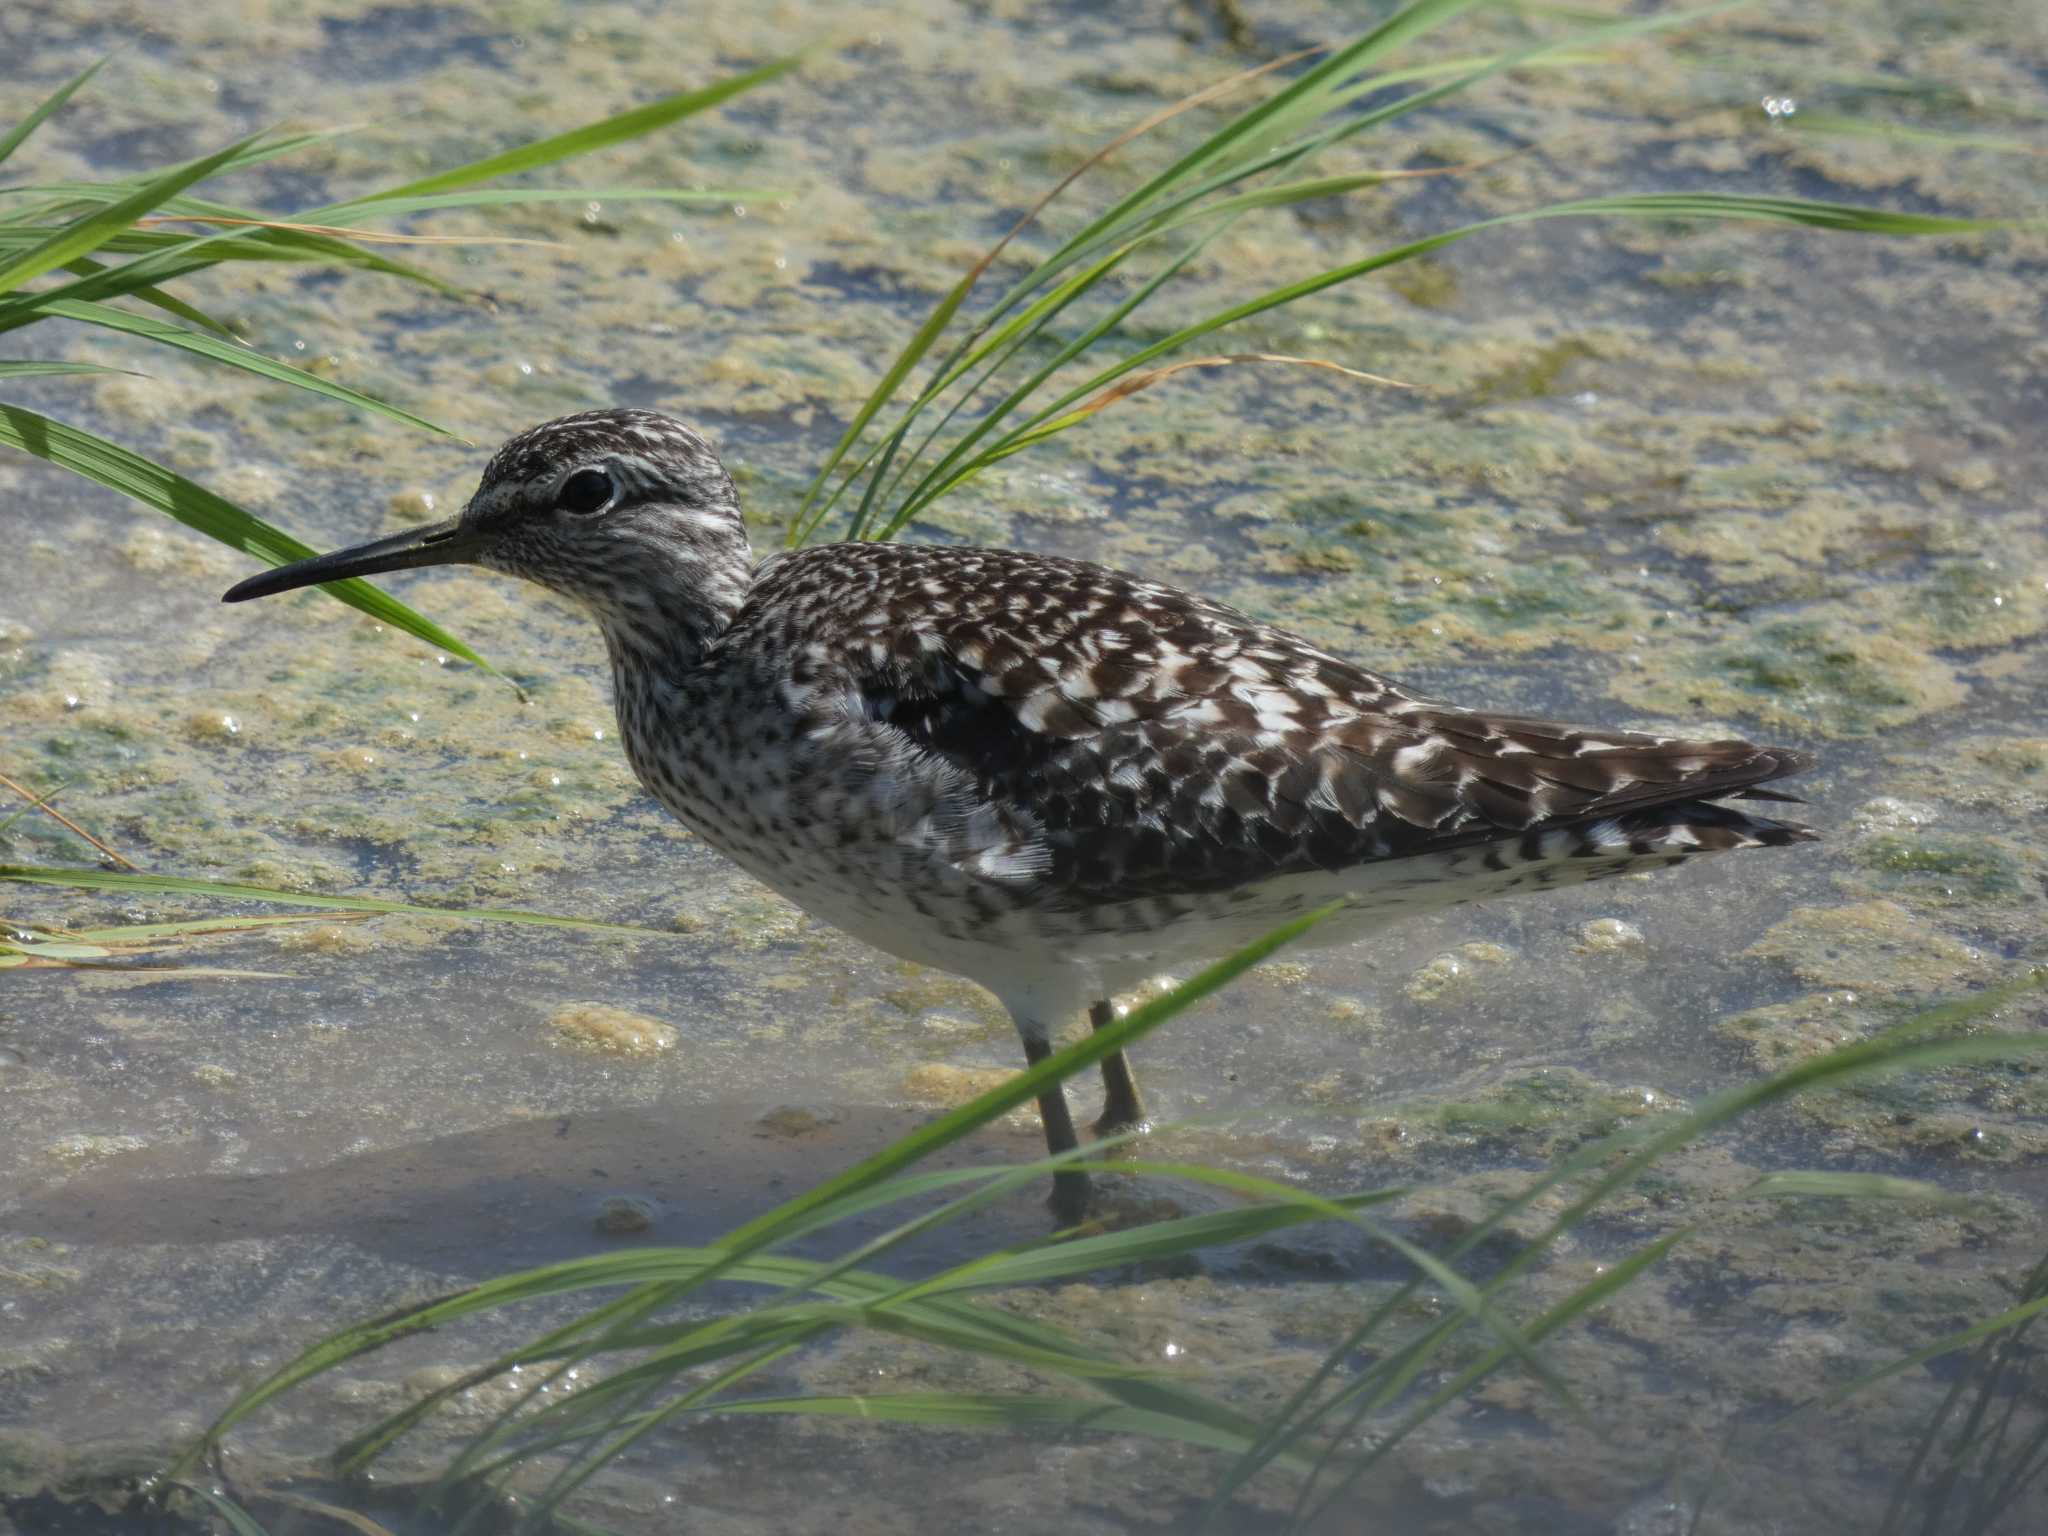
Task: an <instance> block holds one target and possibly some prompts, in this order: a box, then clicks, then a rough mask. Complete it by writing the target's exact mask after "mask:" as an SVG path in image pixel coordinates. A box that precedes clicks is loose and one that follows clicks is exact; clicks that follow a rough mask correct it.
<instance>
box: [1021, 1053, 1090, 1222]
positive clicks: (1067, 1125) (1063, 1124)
mask: <svg viewBox="0 0 2048 1536" xmlns="http://www.w3.org/2000/svg"><path fill="white" fill-rule="evenodd" d="M1051 1054H1052V1042H1051V1041H1050V1040H1047V1039H1042V1038H1041V1039H1035V1040H1034V1039H1033V1038H1032V1037H1031V1036H1029V1035H1026V1036H1025V1037H1024V1059H1025V1060H1026V1061H1028V1062H1029V1063H1031V1065H1032V1066H1034V1067H1035V1066H1037V1065H1038V1064H1039V1063H1040V1062H1041V1061H1043V1060H1045V1058H1046V1057H1048V1056H1050V1055H1051ZM1038 1118H1039V1119H1041V1120H1043V1121H1044V1122H1045V1149H1046V1151H1048V1152H1071V1151H1073V1150H1074V1148H1076V1147H1078V1146H1079V1145H1080V1144H1081V1142H1080V1138H1078V1137H1077V1136H1075V1135H1074V1117H1073V1116H1072V1115H1070V1114H1068V1113H1067V1093H1066V1087H1065V1085H1064V1084H1062V1083H1054V1084H1053V1085H1052V1086H1051V1087H1050V1088H1048V1089H1046V1090H1045V1092H1043V1093H1041V1094H1040V1095H1039V1096H1038ZM1046 1203H1047V1204H1048V1205H1050V1206H1051V1207H1052V1210H1053V1215H1054V1216H1056V1217H1057V1218H1058V1219H1059V1222H1060V1224H1061V1225H1062V1226H1069V1227H1070V1226H1072V1225H1073V1224H1074V1223H1075V1222H1077V1221H1079V1220H1080V1219H1081V1218H1082V1217H1083V1216H1085V1215H1087V1214H1088V1175H1087V1174H1085V1173H1083V1172H1082V1171H1081V1170H1080V1169H1079V1168H1062V1169H1061V1170H1060V1171H1059V1172H1057V1173H1055V1174H1054V1175H1053V1176H1052V1199H1050V1200H1049V1201H1047V1202H1046Z"/></svg>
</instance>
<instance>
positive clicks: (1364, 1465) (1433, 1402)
mask: <svg viewBox="0 0 2048 1536" xmlns="http://www.w3.org/2000/svg"><path fill="white" fill-rule="evenodd" d="M1686 1235H1687V1233H1686V1232H1685V1231H1683V1230H1681V1231H1678V1232H1671V1233H1667V1234H1666V1235H1664V1236H1663V1237H1660V1238H1657V1239H1656V1240H1655V1241H1653V1242H1649V1243H1646V1244H1644V1245H1643V1246H1642V1247H1641V1248H1638V1249H1637V1250H1636V1251H1635V1252H1634V1253H1632V1254H1630V1255H1629V1256H1628V1257H1627V1258H1625V1259H1623V1260H1622V1261H1621V1262H1620V1263H1618V1264H1615V1265H1612V1266H1610V1267H1609V1268H1608V1269H1606V1270H1605V1271H1603V1272H1602V1273H1600V1274H1598V1275H1596V1276H1594V1277H1593V1278H1592V1279H1591V1280H1588V1281H1587V1282H1586V1283H1585V1284H1584V1285H1582V1286H1580V1287H1579V1288H1578V1289H1577V1290H1575V1291H1573V1292H1572V1293H1571V1294H1570V1295H1569V1296H1567V1297H1565V1299H1564V1300H1563V1301H1560V1302H1559V1303H1557V1305H1555V1306H1553V1307H1551V1308H1550V1309H1549V1310H1548V1311H1546V1312H1545V1313H1544V1314H1543V1315H1542V1316H1541V1317H1539V1318H1537V1319H1536V1321H1535V1322H1534V1323H1532V1324H1531V1325H1530V1326H1529V1328H1528V1331H1527V1337H1528V1340H1529V1342H1530V1343H1531V1344H1535V1343H1540V1342H1541V1341H1542V1340H1543V1339H1545V1338H1548V1337H1549V1336H1550V1335H1551V1334H1553V1333H1555V1332H1557V1330H1558V1329H1560V1328H1562V1327H1564V1326H1565V1325H1566V1324H1567V1323H1569V1322H1571V1321H1573V1320H1574V1319H1575V1318H1578V1317H1580V1316H1583V1315H1584V1314H1585V1313H1586V1312H1588V1311H1590V1310H1591V1309H1592V1308H1593V1307H1596V1306H1598V1305H1599V1304H1600V1303H1601V1302H1602V1301H1605V1300H1606V1299H1607V1298H1608V1297H1609V1296H1612V1295H1614V1294H1615V1293H1616V1292H1617V1291H1620V1290H1621V1289H1622V1288H1623V1287H1625V1286H1627V1285H1629V1284H1631V1283H1633V1282H1634V1280H1635V1279H1636V1278H1637V1276H1639V1275H1641V1274H1642V1273H1643V1272H1644V1271H1645V1270H1648V1269H1650V1268H1651V1267H1652V1266H1653V1265H1655V1264H1656V1263H1657V1262H1658V1261H1659V1260H1660V1259H1662V1258H1663V1257H1664V1255H1665V1254H1667V1253H1669V1252H1670V1251H1671V1249H1672V1248H1673V1247H1674V1246H1675V1245H1676V1244H1677V1243H1678V1242H1679V1241H1680V1240H1681V1239H1682V1238H1684V1237H1685V1236H1686ZM1511 1358H1513V1352H1512V1351H1511V1350H1510V1349H1509V1347H1508V1345H1507V1344H1506V1343H1505V1342H1503V1343H1501V1344H1497V1345H1495V1346H1494V1347H1493V1348H1491V1349H1489V1350H1487V1351H1486V1352H1485V1353H1484V1354H1482V1355H1481V1356H1480V1357H1479V1358H1478V1359H1477V1360H1474V1361H1473V1362H1472V1363H1471V1364H1470V1365H1468V1366H1466V1367H1465V1368H1464V1369H1463V1370H1461V1371H1459V1372H1458V1373H1457V1374H1456V1375H1455V1376H1453V1377H1452V1378H1451V1379H1450V1380H1449V1381H1447V1382H1445V1383H1444V1385H1443V1386H1441V1387H1439V1388H1438V1389H1437V1390H1436V1391H1435V1392H1433V1393H1431V1394H1430V1395H1429V1396H1428V1397H1427V1398H1425V1399H1424V1400H1423V1401H1422V1402H1420V1403H1418V1404H1416V1405H1415V1407H1414V1408H1413V1409H1411V1410H1410V1411H1409V1412H1408V1413H1407V1414H1406V1415H1405V1416H1404V1417H1403V1418H1402V1420H1401V1422H1400V1423H1399V1424H1397V1425H1395V1426H1394V1428H1393V1429H1391V1430H1389V1431H1388V1432H1387V1433H1386V1434H1385V1435H1383V1436H1376V1437H1375V1438H1374V1441H1373V1445H1372V1448H1371V1449H1370V1450H1369V1451H1366V1452H1365V1453H1364V1454H1363V1455H1361V1456H1359V1457H1358V1458H1357V1459H1356V1460H1355V1461H1354V1462H1353V1463H1352V1465H1351V1467H1350V1468H1349V1469H1348V1470H1347V1472H1346V1474H1345V1475H1344V1477H1343V1478H1341V1479H1340V1480H1339V1481H1338V1483H1337V1485H1336V1487H1335V1488H1333V1489H1332V1490H1331V1491H1330V1493H1329V1495H1328V1496H1327V1497H1326V1498H1325V1499H1324V1500H1323V1502H1322V1503H1321V1504H1320V1505H1319V1506H1318V1507H1317V1508H1316V1509H1315V1511H1314V1512H1313V1513H1312V1514H1309V1515H1308V1516H1307V1521H1308V1522H1309V1523H1313V1522H1315V1521H1318V1520H1321V1519H1323V1518H1325V1517H1326V1516H1327V1514H1328V1512H1329V1511H1330V1510H1331V1509H1333V1508H1335V1507H1336V1505H1337V1503H1338V1501H1339V1500H1341V1499H1342V1498H1343V1497H1344V1495H1345V1494H1346V1493H1348V1492H1349V1491H1350V1490H1351V1488H1352V1487H1353V1486H1354V1485H1355V1484H1356V1483H1357V1481H1358V1479H1359V1478H1360V1477H1362V1476H1364V1474H1365V1473H1366V1472H1367V1471H1368V1470H1369V1469H1370V1468H1371V1467H1372V1466H1374V1465H1375V1464H1376V1463H1378V1462H1379V1461H1380V1460H1381V1459H1382V1458H1384V1457H1385V1456H1387V1455H1388V1454H1390V1453H1391V1452H1392V1451H1393V1450H1394V1448H1395V1447H1396V1446H1398V1445H1399V1444H1400V1443H1401V1442H1402V1441H1403V1440H1405V1439H1406V1438H1407V1437H1408V1436H1409V1435H1410V1434H1412V1433H1414V1432H1415V1431H1416V1430H1417V1429H1420V1428H1421V1427H1422V1426H1423V1425H1424V1424H1426V1423H1428V1422H1429V1420H1430V1419H1432V1418H1434V1417H1435V1416H1436V1414H1437V1412H1438V1411H1439V1410H1440V1409H1442V1408H1444V1407H1445V1406H1446V1405H1448V1404H1450V1403H1453V1402H1456V1401H1457V1400H1458V1399H1459V1398H1460V1397H1462V1396H1464V1395H1465V1393H1467V1392H1469V1391H1470V1390H1471V1389H1472V1388H1473V1387H1475V1386H1477V1385H1478V1384H1479V1383H1480V1382H1482V1381H1484V1380H1485V1379H1486V1378H1487V1377H1488V1376H1490V1375H1492V1374H1493V1373H1494V1372H1495V1371H1496V1370H1498V1369H1499V1368H1500V1367H1501V1366H1502V1365H1503V1364H1505V1363H1506V1362H1507V1361H1508V1360H1509V1359H1511ZM1418 1369H1419V1365H1418ZM1337 1443H1341V1442H1333V1443H1332V1445H1331V1446H1330V1447H1329V1448H1328V1450H1327V1451H1326V1453H1325V1460H1326V1461H1327V1458H1328V1455H1329V1454H1330V1453H1332V1452H1334V1450H1335V1445H1336V1444H1337ZM1313 1486H1314V1481H1313V1478H1311V1480H1310V1481H1309V1482H1308V1483H1305V1484H1304V1485H1303V1488H1302V1498H1303V1502H1302V1503H1299V1504H1297V1506H1296V1517H1297V1520H1300V1519H1301V1517H1302V1514H1303V1511H1304V1510H1305V1509H1306V1500H1307V1497H1308V1495H1309V1493H1310V1491H1311V1490H1312V1488H1313Z"/></svg>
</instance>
